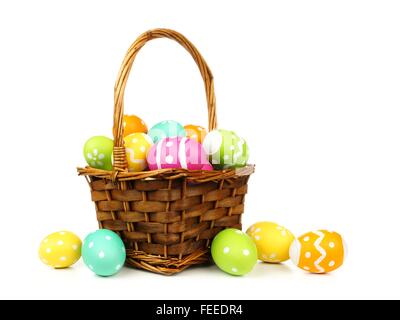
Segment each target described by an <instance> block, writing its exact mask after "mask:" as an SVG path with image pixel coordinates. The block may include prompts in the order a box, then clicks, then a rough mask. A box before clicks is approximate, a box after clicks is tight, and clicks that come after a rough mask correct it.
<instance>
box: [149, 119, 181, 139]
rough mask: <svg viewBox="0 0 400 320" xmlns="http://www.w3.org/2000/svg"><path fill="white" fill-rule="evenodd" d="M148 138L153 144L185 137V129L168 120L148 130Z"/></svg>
mask: <svg viewBox="0 0 400 320" xmlns="http://www.w3.org/2000/svg"><path fill="white" fill-rule="evenodd" d="M149 136H150V138H151V139H152V140H153V142H154V143H157V142H159V141H161V140H162V139H164V138H168V137H169V138H173V137H186V131H185V128H184V127H183V126H182V125H181V124H180V123H178V122H176V121H172V120H168V121H162V122H160V123H157V124H156V125H154V126H153V127H152V128H151V129H150V130H149Z"/></svg>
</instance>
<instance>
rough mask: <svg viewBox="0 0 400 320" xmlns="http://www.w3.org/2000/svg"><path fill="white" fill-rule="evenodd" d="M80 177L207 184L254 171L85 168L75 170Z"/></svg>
mask: <svg viewBox="0 0 400 320" xmlns="http://www.w3.org/2000/svg"><path fill="white" fill-rule="evenodd" d="M77 171H78V175H80V176H93V177H98V178H103V179H109V180H118V181H127V180H143V179H149V180H150V179H155V180H157V179H166V180H175V179H179V178H186V179H187V180H188V181H192V182H208V181H214V180H222V179H234V178H239V177H243V176H250V175H251V174H253V173H254V171H255V165H253V164H249V165H246V166H245V167H241V168H232V169H224V170H213V171H203V170H187V169H160V170H152V171H141V172H129V171H106V170H101V169H96V168H92V167H89V166H86V167H84V168H80V167H78V168H77Z"/></svg>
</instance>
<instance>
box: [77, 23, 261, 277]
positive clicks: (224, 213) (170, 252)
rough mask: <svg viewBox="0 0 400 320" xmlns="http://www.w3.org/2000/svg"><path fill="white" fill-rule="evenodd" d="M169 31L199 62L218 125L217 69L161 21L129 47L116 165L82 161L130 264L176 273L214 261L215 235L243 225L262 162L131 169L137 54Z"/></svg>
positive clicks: (213, 124)
mask: <svg viewBox="0 0 400 320" xmlns="http://www.w3.org/2000/svg"><path fill="white" fill-rule="evenodd" d="M157 38H169V39H172V40H175V41H177V42H178V43H179V44H181V45H182V46H183V47H184V48H185V49H186V50H187V51H188V52H189V53H190V54H191V55H192V57H193V59H194V60H195V62H196V63H197V65H198V67H199V70H200V72H201V75H202V77H203V80H204V85H205V90H206V94H207V104H208V119H209V123H208V125H209V130H213V129H215V128H217V117H216V110H215V108H216V107H215V95H214V84H213V76H212V73H211V71H210V69H209V68H208V66H207V63H206V62H205V60H204V59H203V57H202V56H201V55H200V53H199V52H198V51H197V49H196V48H195V47H194V45H193V44H192V43H191V42H190V41H189V40H187V39H186V38H185V37H184V36H182V35H181V34H179V33H178V32H175V31H172V30H168V29H155V30H151V31H148V32H146V33H143V34H142V35H141V36H140V37H139V38H138V39H137V40H136V41H135V42H134V43H133V44H132V46H131V47H130V48H129V50H128V52H127V54H126V57H125V59H124V61H123V63H122V67H121V69H120V72H119V75H118V79H117V82H116V85H115V88H114V127H113V134H114V168H113V171H103V170H99V169H94V168H91V167H86V168H78V172H79V174H80V175H83V176H85V177H86V180H87V181H88V183H89V186H90V190H91V196H92V201H94V203H95V206H96V212H97V220H98V222H99V227H100V228H105V229H109V230H113V231H115V232H117V233H118V234H119V235H120V236H121V238H122V239H123V241H124V242H125V244H126V247H127V260H126V262H127V264H128V265H129V266H133V267H137V268H141V269H145V270H149V271H152V272H156V273H160V274H164V275H171V274H175V273H177V272H180V271H182V270H184V269H186V268H187V267H189V266H191V265H196V264H202V263H207V262H208V261H209V247H210V243H211V241H212V239H213V237H214V236H215V235H216V234H217V233H218V232H219V231H221V230H222V229H224V228H227V227H232V228H238V229H241V214H242V213H243V212H244V198H245V195H246V193H247V182H248V180H249V176H250V175H251V174H252V173H253V172H254V166H250V165H248V166H246V167H244V168H240V169H229V170H222V171H188V170H184V169H163V170H157V171H146V172H136V173H134V172H128V170H127V162H126V155H125V147H124V142H123V125H122V123H123V114H124V105H123V98H124V91H125V87H126V83H127V80H128V75H129V72H130V70H131V68H132V64H133V61H134V60H135V57H136V55H137V53H138V52H139V50H140V49H141V48H142V47H143V46H144V45H145V44H146V43H147V42H148V41H150V40H152V39H157Z"/></svg>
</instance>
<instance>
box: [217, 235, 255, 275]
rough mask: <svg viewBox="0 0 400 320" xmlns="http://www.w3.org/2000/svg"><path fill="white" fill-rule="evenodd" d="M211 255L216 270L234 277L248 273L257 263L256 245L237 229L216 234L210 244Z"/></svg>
mask: <svg viewBox="0 0 400 320" xmlns="http://www.w3.org/2000/svg"><path fill="white" fill-rule="evenodd" d="M211 255H212V258H213V260H214V262H215V264H216V265H217V266H218V268H220V269H221V270H222V271H224V272H226V273H229V274H231V275H234V276H242V275H245V274H247V273H249V272H250V271H251V270H253V268H254V266H255V265H256V263H257V247H256V245H255V244H254V242H253V240H252V239H251V238H250V237H249V236H248V235H247V234H246V233H244V232H242V231H240V230H238V229H225V230H223V231H221V232H220V233H218V234H217V236H216V237H215V238H214V240H213V242H212V244H211Z"/></svg>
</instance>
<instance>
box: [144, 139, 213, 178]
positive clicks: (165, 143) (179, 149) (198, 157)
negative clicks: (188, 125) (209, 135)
mask: <svg viewBox="0 0 400 320" xmlns="http://www.w3.org/2000/svg"><path fill="white" fill-rule="evenodd" d="M147 163H148V165H149V168H150V170H157V169H178V168H182V169H188V170H212V169H213V168H212V166H211V164H210V163H209V162H208V158H207V155H206V153H205V152H204V149H203V147H202V145H201V144H200V143H198V142H197V141H195V140H192V139H188V138H181V137H176V138H165V139H163V140H161V141H160V142H159V143H157V144H155V145H153V146H152V147H151V149H150V151H149V153H148V155H147Z"/></svg>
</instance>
